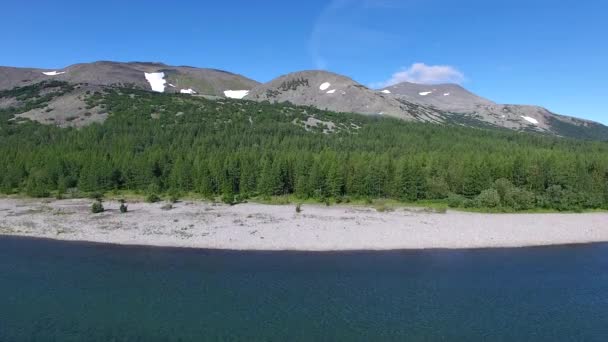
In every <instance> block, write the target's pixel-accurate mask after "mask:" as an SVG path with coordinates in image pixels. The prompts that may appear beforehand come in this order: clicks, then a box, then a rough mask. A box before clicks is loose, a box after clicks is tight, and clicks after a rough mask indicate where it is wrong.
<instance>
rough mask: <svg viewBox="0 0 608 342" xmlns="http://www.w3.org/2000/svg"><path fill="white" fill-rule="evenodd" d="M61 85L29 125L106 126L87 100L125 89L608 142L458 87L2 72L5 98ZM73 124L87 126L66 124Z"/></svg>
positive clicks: (187, 70)
mask: <svg viewBox="0 0 608 342" xmlns="http://www.w3.org/2000/svg"><path fill="white" fill-rule="evenodd" d="M53 81H60V82H66V83H68V84H71V85H74V87H73V88H74V89H72V90H70V91H69V92H64V93H61V94H60V95H58V96H56V97H53V98H52V99H51V100H50V101H49V103H48V105H47V106H46V107H44V108H34V109H31V110H30V111H28V112H26V113H22V116H23V117H26V118H30V119H32V120H36V121H39V122H42V123H46V124H57V125H60V126H74V125H75V126H81V125H87V124H89V123H93V122H100V121H103V119H104V118H105V116H107V114H108V113H106V112H105V111H104V110H99V111H97V112H95V111H94V113H93V114H94V115H91V109H92V108H88V105H87V104H86V97H87V96H88V95H89V94H90V93H91V92H99V91H102V92H103V91H104V90H105V89H106V88H108V87H119V88H120V87H123V88H134V89H140V90H147V91H155V92H162V93H169V94H172V93H182V94H189V95H197V96H209V97H212V98H222V97H224V98H225V97H232V98H237V99H246V100H253V101H269V102H271V103H281V102H290V103H293V104H296V105H304V106H312V107H315V108H319V109H323V110H329V111H333V112H338V113H340V112H346V113H360V114H366V115H374V116H391V117H396V118H399V119H402V120H408V121H422V122H433V123H439V124H443V123H455V124H460V125H465V126H483V127H496V128H507V129H512V130H517V131H533V132H539V133H546V134H554V135H562V136H572V135H573V134H574V135H576V136H581V137H585V138H588V139H599V140H608V127H606V126H604V125H602V124H600V123H597V122H594V121H591V120H587V119H582V118H577V117H574V116H566V115H560V114H556V113H553V112H551V111H549V110H548V109H546V108H543V107H540V106H534V105H510V104H499V103H496V102H494V101H492V100H490V99H486V98H484V97H481V96H479V95H477V94H474V93H472V92H470V91H469V90H467V89H465V88H464V87H462V86H460V85H457V84H450V83H445V84H435V85H425V84H416V83H410V82H403V83H399V84H395V85H392V86H389V87H385V88H381V89H371V88H369V87H367V86H365V85H363V84H360V83H358V82H356V81H355V80H353V79H352V78H350V77H348V76H344V75H340V74H337V73H333V72H329V71H324V70H303V71H297V72H292V73H288V74H285V75H281V76H279V77H277V78H275V79H273V80H270V81H269V82H265V83H259V82H257V81H255V80H252V79H249V78H247V77H245V76H242V75H239V74H235V73H232V72H230V71H225V70H218V69H209V68H197V67H192V66H171V65H167V64H164V63H161V62H141V61H132V62H114V61H96V62H91V63H77V64H73V65H69V66H66V67H65V68H62V69H56V70H53V69H44V68H17V67H0V91H2V90H10V89H13V88H16V87H28V86H32V85H36V84H39V83H44V82H47V83H48V82H53ZM45 91H48V89H47V90H45ZM14 105H19V101H18V100H16V99H15V98H9V97H6V96H5V98H0V109H1V108H4V107H10V106H14ZM20 115H21V114H20ZM96 115H101V116H96ZM42 117H44V118H43V119H41V118H42ZM73 117H76V118H78V119H79V120H67V121H66V119H71V118H73ZM92 117H94V118H96V119H95V120H93V119H92ZM77 123H78V124H77Z"/></svg>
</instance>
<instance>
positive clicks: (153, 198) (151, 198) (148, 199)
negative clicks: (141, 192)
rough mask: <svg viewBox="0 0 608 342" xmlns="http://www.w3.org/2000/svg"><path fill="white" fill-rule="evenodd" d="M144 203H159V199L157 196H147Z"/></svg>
mask: <svg viewBox="0 0 608 342" xmlns="http://www.w3.org/2000/svg"><path fill="white" fill-rule="evenodd" d="M146 202H148V203H158V202H160V197H159V196H158V195H157V194H149V195H147V196H146Z"/></svg>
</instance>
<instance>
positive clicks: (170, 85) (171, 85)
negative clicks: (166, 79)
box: [167, 83, 175, 88]
mask: <svg viewBox="0 0 608 342" xmlns="http://www.w3.org/2000/svg"><path fill="white" fill-rule="evenodd" d="M167 84H168V85H169V87H171V88H175V86H174V85H173V84H171V83H167Z"/></svg>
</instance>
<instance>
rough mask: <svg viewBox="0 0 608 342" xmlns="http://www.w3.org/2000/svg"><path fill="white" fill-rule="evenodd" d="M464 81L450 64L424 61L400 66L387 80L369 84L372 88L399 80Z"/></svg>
mask: <svg viewBox="0 0 608 342" xmlns="http://www.w3.org/2000/svg"><path fill="white" fill-rule="evenodd" d="M464 81H465V77H464V74H463V73H462V72H460V71H459V70H458V69H456V68H455V67H453V66H450V65H426V64H424V63H414V64H412V65H411V66H410V67H407V68H402V69H401V70H399V71H397V72H396V73H394V74H393V75H392V76H391V77H390V78H389V79H388V80H386V81H383V82H376V83H373V84H371V85H370V86H371V87H373V88H383V87H389V86H392V85H395V84H397V83H401V82H411V83H420V84H438V83H457V84H461V83H462V82H464Z"/></svg>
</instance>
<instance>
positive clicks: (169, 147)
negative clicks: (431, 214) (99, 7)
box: [0, 89, 608, 210]
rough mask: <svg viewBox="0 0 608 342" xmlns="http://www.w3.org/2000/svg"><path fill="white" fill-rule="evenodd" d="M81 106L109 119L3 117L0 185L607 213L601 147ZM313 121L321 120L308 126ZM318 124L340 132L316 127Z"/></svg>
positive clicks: (143, 98) (166, 97)
mask: <svg viewBox="0 0 608 342" xmlns="http://www.w3.org/2000/svg"><path fill="white" fill-rule="evenodd" d="M87 101H88V102H89V105H90V106H98V105H104V106H105V108H106V109H107V110H108V111H109V113H111V115H110V117H109V118H108V120H107V121H106V122H105V123H103V124H93V125H90V126H88V127H84V128H81V129H73V128H68V129H61V128H57V127H53V126H45V125H41V124H37V123H33V122H14V121H10V120H8V119H10V117H11V116H10V115H8V114H6V115H4V116H3V117H0V119H1V123H0V142H1V143H0V191H1V192H2V193H5V194H10V193H17V192H21V193H25V194H27V195H29V196H34V197H45V196H51V195H57V196H63V195H65V194H66V193H70V192H75V191H78V192H81V193H94V192H102V193H103V192H107V191H113V190H129V191H134V192H138V193H142V194H154V195H165V194H171V195H172V196H183V195H185V194H191V193H194V194H198V195H200V196H201V197H205V198H215V197H218V196H221V197H222V198H223V199H224V200H225V201H226V202H229V203H232V202H235V201H240V200H244V199H247V198H250V197H255V196H265V197H268V196H276V195H294V196H297V197H298V198H302V199H309V198H314V199H316V200H320V201H338V202H340V201H348V200H350V199H377V198H390V199H396V200H400V201H404V202H416V201H422V200H433V201H445V202H446V203H448V204H449V205H450V206H453V207H479V208H505V209H509V210H527V209H533V208H547V209H556V210H582V209H596V208H604V209H607V208H608V144H607V143H603V142H588V141H579V140H572V139H564V138H556V137H549V136H543V135H540V134H532V133H518V132H512V131H507V130H498V129H497V130H489V129H475V128H466V127H461V126H458V125H437V124H425V123H413V122H404V121H400V120H397V119H391V118H380V117H368V116H362V115H355V114H343V113H340V114H338V113H332V112H327V111H321V110H318V109H314V108H310V107H299V106H293V105H291V104H288V103H286V104H270V103H267V102H265V103H258V102H250V101H238V100H228V99H226V100H217V101H212V100H206V99H204V98H198V97H191V96H184V95H179V94H178V95H174V94H151V93H147V92H144V91H137V90H127V89H115V90H112V91H108V92H107V93H103V94H102V93H95V94H91V96H90V97H89V98H88V100H87ZM6 113H8V112H6ZM13 113H14V111H12V112H11V113H10V114H11V115H12V114H13ZM0 114H1V113H0ZM310 117H314V118H316V119H318V120H320V122H321V123H320V124H318V125H317V126H316V127H315V126H306V125H304V124H303V123H304V122H306V121H307V119H308V118H310ZM323 122H325V123H328V122H331V123H333V124H334V125H335V127H336V128H335V129H334V131H333V132H332V133H328V132H324V129H323V128H324V127H323Z"/></svg>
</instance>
